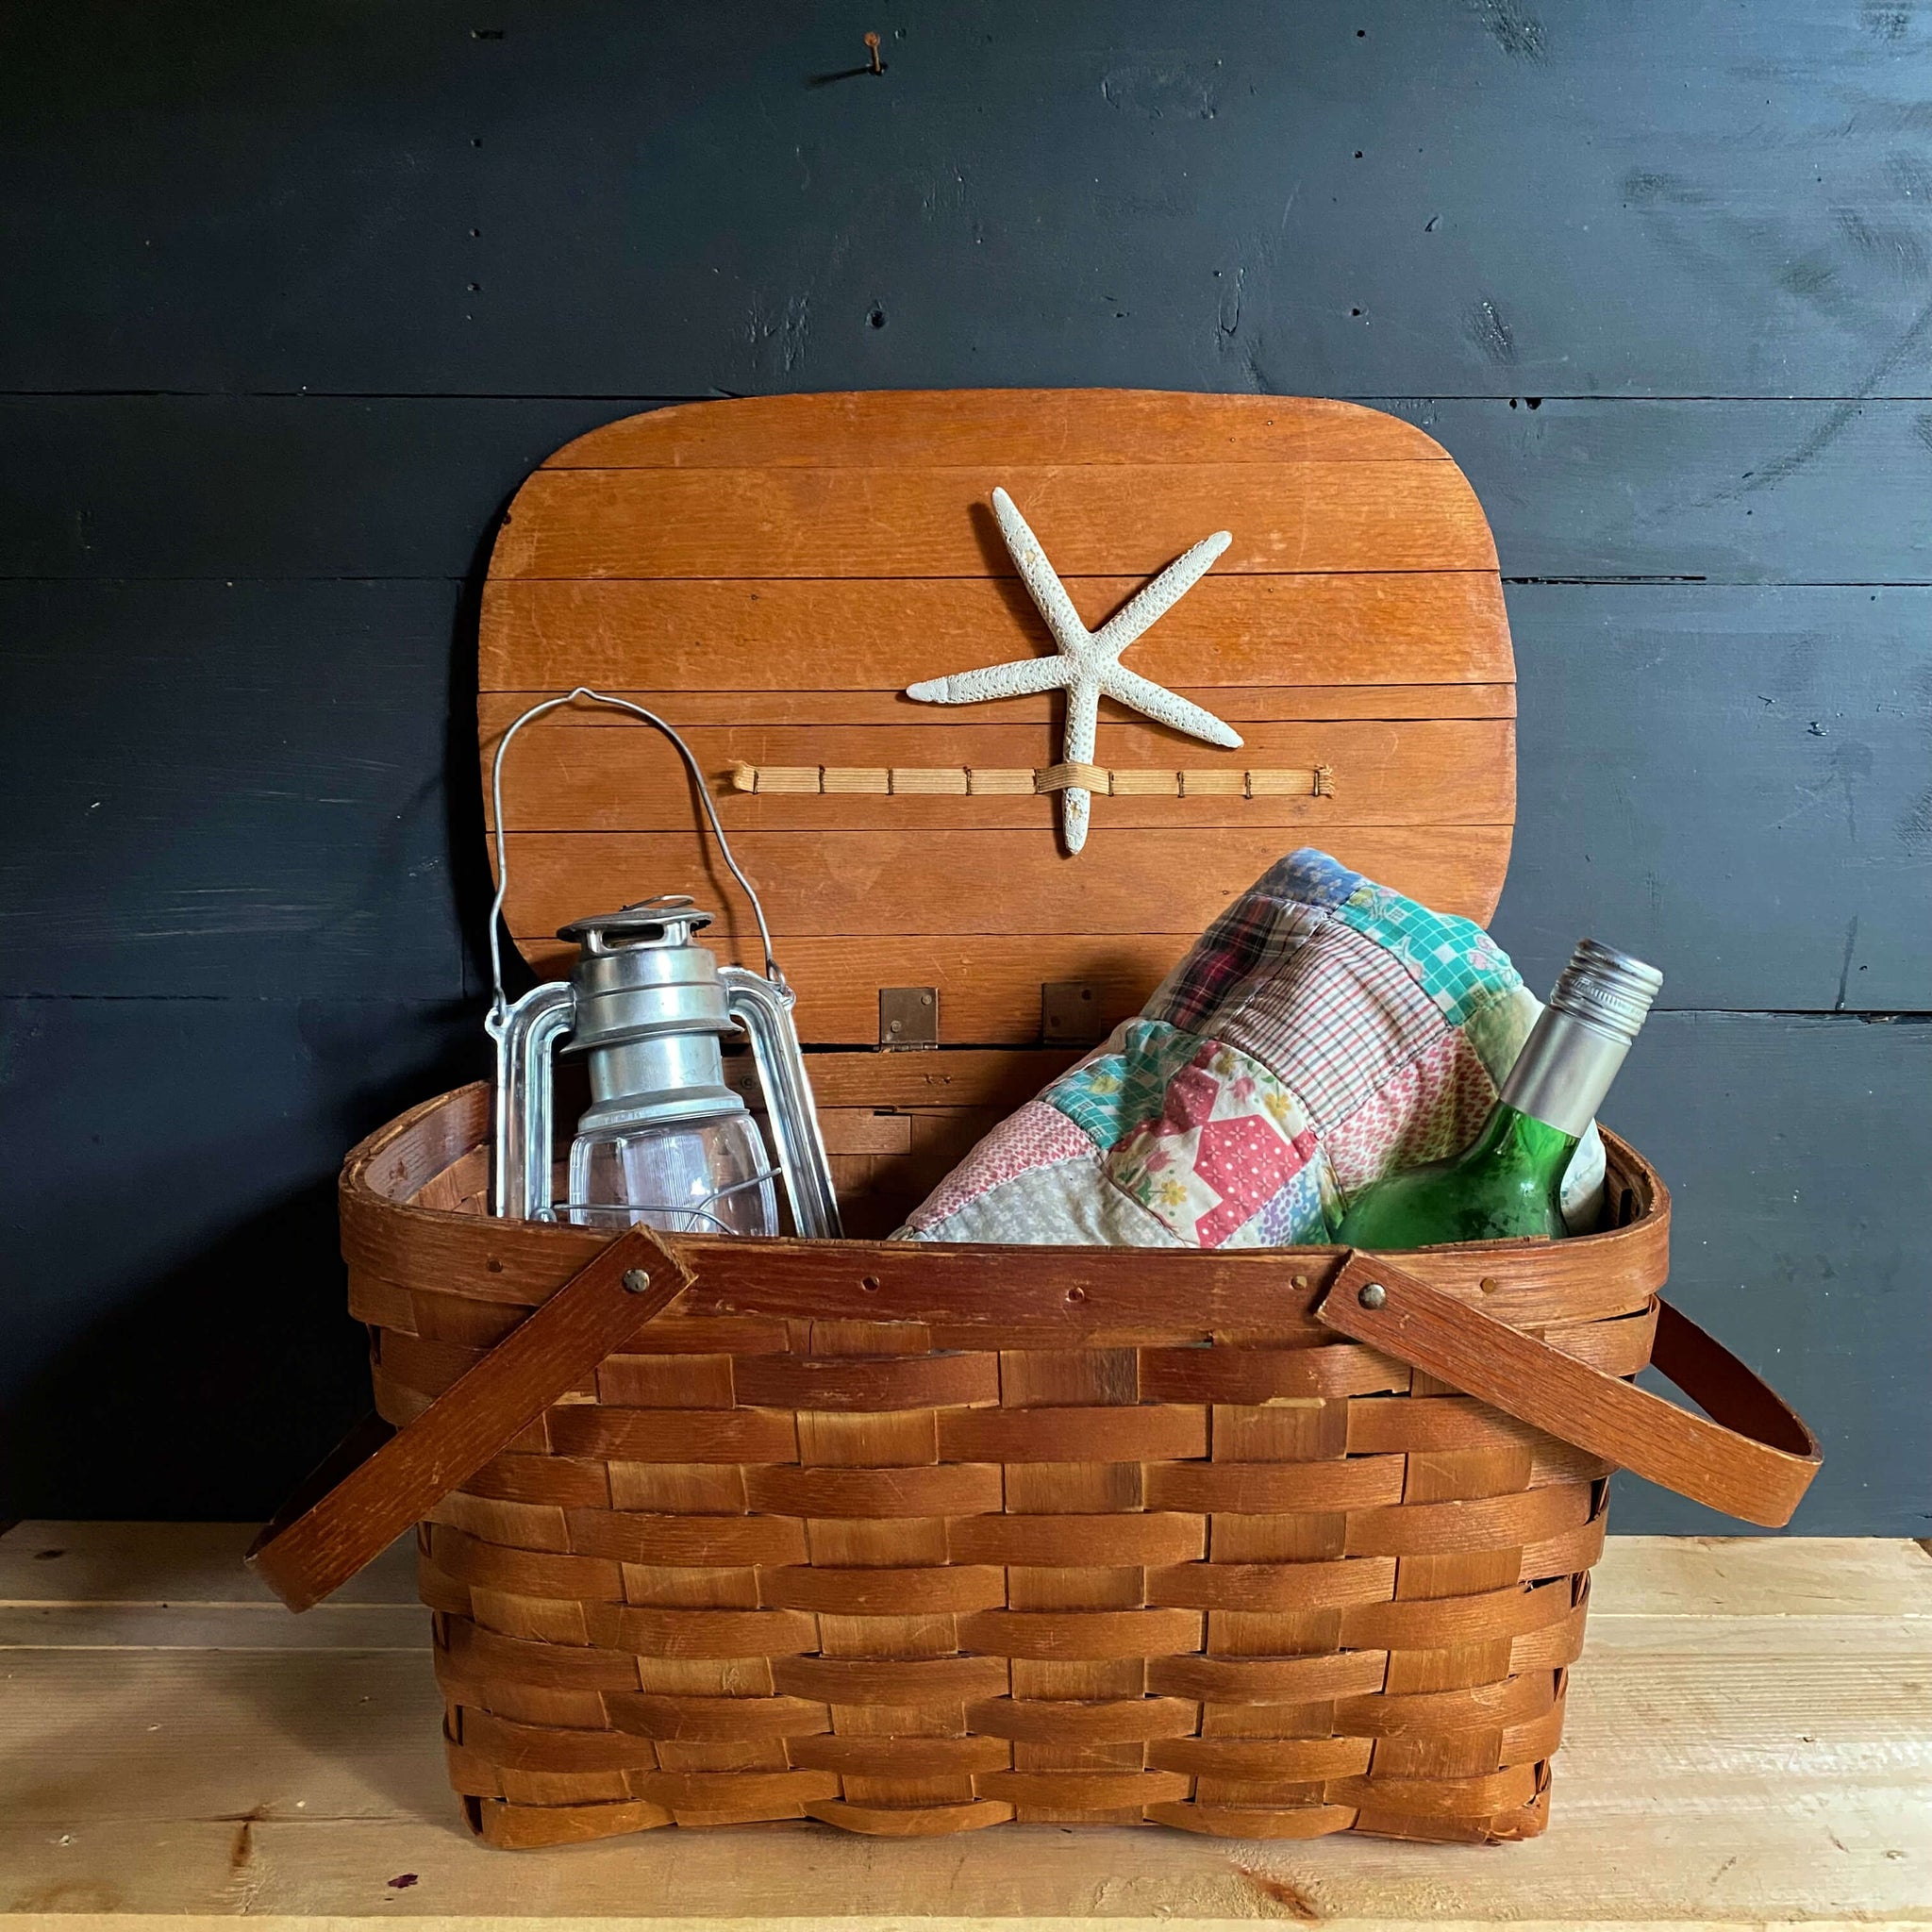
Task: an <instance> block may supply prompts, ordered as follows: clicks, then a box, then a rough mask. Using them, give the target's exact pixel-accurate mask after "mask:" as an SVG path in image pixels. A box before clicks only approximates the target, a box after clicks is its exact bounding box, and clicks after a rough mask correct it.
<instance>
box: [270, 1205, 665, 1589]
mask: <svg viewBox="0 0 1932 1932" xmlns="http://www.w3.org/2000/svg"><path fill="white" fill-rule="evenodd" d="M690 1283H691V1271H690V1270H689V1269H687V1268H686V1267H685V1266H684V1264H683V1263H682V1262H681V1261H679V1260H678V1259H677V1257H675V1255H673V1254H672V1252H671V1251H670V1249H669V1248H667V1247H666V1246H665V1245H664V1244H663V1243H662V1242H661V1241H658V1239H657V1238H656V1236H654V1235H653V1234H652V1233H651V1231H650V1229H649V1228H646V1227H632V1228H627V1229H626V1230H625V1232H624V1233H623V1234H621V1235H619V1236H618V1238H617V1239H616V1240H615V1241H612V1242H611V1243H610V1245H609V1246H608V1247H607V1248H604V1249H601V1250H600V1251H599V1252H598V1253H597V1254H596V1255H595V1256H594V1257H592V1258H591V1261H590V1262H589V1264H588V1265H587V1266H585V1267H583V1268H581V1269H579V1270H578V1272H577V1273H576V1274H574V1275H572V1276H571V1278H570V1279H569V1280H568V1281H567V1282H565V1283H564V1285H563V1286H562V1287H561V1288H560V1289H558V1291H557V1292H556V1293H555V1294H553V1295H552V1296H551V1297H550V1298H549V1300H548V1301H546V1302H544V1303H543V1305H542V1306H541V1307H540V1308H538V1309H537V1310H536V1312H535V1313H534V1314H532V1315H530V1316H528V1317H526V1318H525V1320H524V1321H522V1322H520V1323H518V1324H517V1325H516V1326H515V1327H514V1328H512V1329H511V1330H510V1332H509V1333H508V1335H507V1336H505V1337H504V1339H503V1340H502V1341H499V1342H498V1343H497V1344H496V1346H495V1347H494V1348H492V1349H491V1351H490V1353H489V1354H488V1355H486V1356H485V1357H483V1359H482V1360H481V1361H479V1362H478V1363H477V1364H476V1365H475V1367H474V1368H472V1369H470V1370H468V1371H466V1372H465V1373H464V1374H462V1375H460V1376H458V1379H457V1380H456V1381H454V1382H453V1383H451V1384H450V1386H449V1387H448V1388H447V1389H445V1390H444V1391H443V1392H442V1393H441V1395H439V1396H438V1397H437V1398H436V1400H435V1401H434V1402H432V1403H431V1404H430V1405H429V1407H427V1408H425V1410H424V1411H423V1413H422V1414H421V1415H419V1416H418V1417H416V1419H415V1420H414V1421H413V1422H411V1423H409V1424H406V1425H405V1426H404V1427H403V1428H401V1429H398V1430H396V1431H395V1432H394V1433H393V1434H389V1435H388V1440H387V1441H383V1440H382V1439H383V1437H384V1435H385V1434H387V1433H388V1425H387V1424H383V1423H381V1422H380V1421H379V1420H378V1419H377V1418H375V1417H374V1416H372V1417H371V1418H370V1419H369V1422H368V1423H367V1424H364V1425H363V1426H362V1427H361V1428H358V1430H356V1431H355V1432H354V1433H353V1434H352V1435H350V1436H349V1437H348V1438H347V1439H346V1440H345V1441H343V1442H342V1443H341V1446H340V1447H339V1448H338V1449H337V1450H336V1451H335V1453H334V1454H333V1455H331V1456H330V1457H329V1458H328V1459H327V1460H326V1461H325V1462H324V1463H323V1465H322V1467H321V1468H320V1469H318V1470H317V1471H316V1472H315V1473H314V1474H312V1475H311V1476H310V1477H309V1478H308V1481H307V1482H305V1483H304V1484H303V1485H302V1487H301V1489H299V1490H298V1491H296V1492H295V1494H294V1495H293V1496H291V1498H290V1499H289V1501H288V1502H287V1503H286V1504H284V1505H283V1506H282V1508H281V1510H280V1511H279V1512H278V1513H277V1515H276V1517H275V1521H274V1522H273V1523H271V1524H269V1525H268V1526H267V1527H266V1528H265V1529H264V1530H263V1531H262V1532H261V1534H260V1535H259V1536H258V1537H257V1538H256V1540H255V1541H254V1543H253V1545H252V1546H251V1547H250V1549H249V1551H248V1555H247V1557H246V1558H245V1559H244V1560H245V1561H246V1562H247V1564H248V1567H249V1568H250V1569H251V1570H253V1571H254V1572H255V1574H257V1575H258V1576H259V1577H260V1578H261V1579H262V1581H263V1582H264V1583H266V1584H267V1585H268V1587H269V1588H270V1589H271V1590H272V1591H275V1594H276V1595H277V1596H278V1597H280V1598H281V1600H282V1601H283V1602H284V1603H285V1604H287V1605H288V1607H290V1608H291V1610H306V1609H308V1607H309V1606H310V1605H311V1604H318V1603H320V1602H321V1601H322V1600H323V1598H324V1597H325V1596H327V1595H329V1594H330V1592H331V1591H337V1590H340V1589H341V1586H342V1585H343V1584H345V1583H346V1582H347V1581H348V1580H349V1578H350V1577H352V1576H353V1575H355V1574H356V1573H357V1572H358V1570H360V1569H362V1568H363V1566H364V1565H365V1564H368V1563H371V1562H373V1561H375V1558H376V1557H379V1556H380V1555H381V1554H382V1553H383V1551H384V1550H386V1549H388V1548H389V1546H390V1544H391V1543H392V1542H394V1541H395V1540H396V1538H397V1537H399V1536H401V1535H402V1533H403V1532H404V1531H405V1530H406V1529H408V1527H409V1525H410V1524H412V1523H419V1522H421V1521H422V1519H423V1518H424V1517H425V1516H427V1515H428V1514H429V1512H430V1511H431V1510H432V1509H434V1508H435V1507H436V1506H437V1504H439V1503H440V1502H441V1500H442V1499H443V1497H445V1496H446V1495H448V1494H449V1492H450V1491H452V1490H454V1489H457V1488H459V1487H460V1486H461V1485H462V1484H463V1483H465V1482H467V1481H468V1480H469V1478H470V1477H471V1476H473V1475H475V1473H476V1472H477V1471H478V1470H479V1469H481V1468H482V1467H483V1465H484V1464H485V1463H486V1462H488V1461H489V1460H490V1458H491V1457H492V1456H495V1455H497V1454H499V1453H500V1452H501V1451H502V1450H504V1449H505V1448H507V1447H508V1445H509V1443H510V1442H511V1441H514V1440H515V1439H516V1437H517V1436H519V1435H520V1434H521V1433H522V1432H523V1431H524V1430H525V1429H526V1428H527V1427H528V1426H529V1425H530V1424H532V1423H534V1422H535V1421H536V1420H537V1419H538V1417H539V1416H541V1414H542V1413H543V1411H544V1410H545V1409H546V1408H548V1407H550V1405H551V1404H552V1403H553V1402H555V1401H556V1400H557V1398H558V1396H559V1395H561V1394H563V1392H564V1391H566V1390H568V1389H570V1388H572V1387H573V1386H574V1385H575V1384H576V1383H578V1382H580V1381H582V1380H583V1378H584V1377H585V1376H586V1375H588V1374H591V1371H592V1370H594V1369H595V1368H596V1366H597V1364H598V1363H599V1362H601V1361H602V1360H603V1359H604V1357H606V1356H608V1354H609V1353H610V1352H611V1351H612V1350H613V1349H615V1348H619V1347H621V1346H622V1345H623V1344H624V1342H625V1341H626V1340H628V1339H629V1337H631V1336H633V1335H635V1334H636V1333H637V1331H638V1330H639V1329H640V1328H641V1327H642V1326H643V1324H645V1323H646V1322H648V1321H649V1320H650V1319H651V1318H652V1317H653V1316H654V1315H656V1314H658V1313H659V1312H660V1311H661V1310H662V1309H664V1308H666V1307H669V1306H670V1304H671V1303H673V1302H675V1300H676V1299H677V1297H678V1296H679V1295H680V1294H682V1293H683V1292H684V1291H685V1289H686V1288H687V1287H688V1286H689V1285H690ZM377 1443H380V1446H379V1447H376V1446H375V1445H376V1444H377ZM372 1448H374V1450H375V1453H374V1454H373V1455H372V1454H371V1453H370V1451H371V1449H372Z"/></svg>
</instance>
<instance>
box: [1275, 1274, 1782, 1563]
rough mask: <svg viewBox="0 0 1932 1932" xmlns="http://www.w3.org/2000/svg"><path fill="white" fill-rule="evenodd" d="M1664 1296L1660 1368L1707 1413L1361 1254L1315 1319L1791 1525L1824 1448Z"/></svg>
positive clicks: (1625, 1462)
mask: <svg viewBox="0 0 1932 1932" xmlns="http://www.w3.org/2000/svg"><path fill="white" fill-rule="evenodd" d="M1654 1299H1655V1301H1656V1307H1657V1339H1656V1341H1655V1342H1654V1343H1653V1345H1652V1351H1651V1366H1652V1367H1653V1368H1655V1369H1657V1371H1658V1373H1659V1374H1663V1375H1666V1376H1668V1377H1669V1379H1670V1380H1671V1381H1672V1382H1674V1383H1675V1384H1676V1386H1677V1387H1678V1388H1679V1389H1681V1390H1682V1391H1684V1393H1685V1394H1686V1395H1688V1396H1689V1397H1690V1398H1691V1401H1692V1402H1694V1403H1696V1404H1697V1406H1698V1407H1700V1408H1702V1409H1703V1410H1704V1411H1705V1415H1702V1416H1699V1415H1692V1414H1691V1413H1690V1412H1689V1410H1687V1409H1682V1408H1679V1407H1676V1405H1675V1404H1674V1403H1670V1402H1666V1401H1665V1400H1664V1399H1663V1397H1662V1396H1660V1395H1653V1394H1651V1393H1650V1391H1648V1390H1645V1389H1640V1388H1638V1387H1637V1386H1636V1385H1635V1384H1634V1383H1631V1382H1625V1381H1623V1380H1621V1379H1620V1378H1619V1377H1617V1376H1615V1375H1608V1374H1604V1373H1603V1371H1602V1370H1600V1369H1593V1368H1591V1366H1590V1365H1589V1364H1588V1363H1587V1362H1581V1361H1578V1360H1577V1359H1576V1357H1574V1356H1569V1355H1565V1354H1564V1353H1563V1352H1562V1351H1561V1350H1560V1349H1557V1348H1552V1347H1551V1346H1550V1344H1549V1343H1548V1342H1546V1341H1541V1340H1540V1339H1539V1338H1538V1337H1536V1336H1534V1335H1525V1334H1524V1332H1523V1331H1522V1330H1521V1329H1519V1328H1512V1327H1510V1326H1509V1325H1508V1324H1507V1323H1505V1322H1498V1321H1497V1320H1495V1318H1494V1317H1493V1316H1491V1315H1486V1314H1484V1313H1483V1311H1482V1310H1481V1309H1480V1308H1478V1307H1474V1306H1473V1305H1472V1304H1471V1303H1469V1302H1465V1301H1461V1300H1458V1299H1457V1297H1456V1296H1455V1295H1452V1294H1445V1293H1443V1292H1442V1291H1441V1289H1436V1288H1431V1287H1430V1286H1429V1285H1428V1284H1427V1283H1426V1282H1424V1281H1418V1280H1417V1279H1416V1277H1415V1276H1414V1275H1413V1274H1407V1272H1406V1271H1404V1270H1403V1269H1401V1268H1399V1267H1397V1266H1395V1265H1394V1264H1393V1263H1392V1262H1391V1261H1390V1260H1389V1258H1388V1257H1386V1256H1382V1255H1368V1254H1364V1253H1362V1252H1361V1251H1360V1250H1358V1249H1357V1250H1353V1251H1351V1252H1350V1254H1349V1257H1348V1259H1347V1260H1346V1262H1345V1263H1344V1264H1343V1266H1342V1268H1341V1273H1340V1274H1338V1275H1337V1276H1336V1277H1335V1280H1334V1282H1333V1283H1332V1284H1331V1285H1330V1287H1329V1289H1328V1291H1327V1293H1326V1294H1324V1296H1323V1297H1322V1299H1321V1301H1319V1302H1318V1303H1317V1304H1316V1305H1315V1307H1314V1309H1313V1311H1312V1312H1313V1315H1314V1318H1315V1320H1316V1321H1317V1322H1319V1323H1320V1324H1322V1325H1323V1326H1324V1328H1332V1329H1334V1330H1335V1331H1336V1332H1337V1333H1339V1334H1342V1335H1346V1336H1348V1337H1349V1338H1350V1339H1351V1340H1352V1341H1360V1342H1365V1343H1366V1344H1367V1345H1368V1346H1369V1347H1371V1348H1374V1349H1377V1350H1379V1351H1380V1352H1381V1353H1382V1354H1383V1355H1387V1356H1393V1357H1395V1359H1396V1360H1397V1361H1401V1362H1407V1364H1408V1366H1409V1367H1410V1368H1413V1369H1421V1370H1422V1371H1423V1372H1424V1374H1430V1375H1435V1376H1437V1377H1439V1378H1440V1379H1441V1380H1442V1381H1444V1382H1448V1383H1452V1384H1453V1385H1454V1386H1455V1387H1456V1388H1457V1389H1460V1390H1462V1391H1464V1392H1465V1393H1467V1394H1470V1395H1474V1396H1476V1397H1477V1398H1478V1399H1479V1400H1481V1401H1483V1402H1487V1403H1489V1404H1490V1405H1491V1407H1494V1408H1500V1409H1502V1410H1503V1411H1504V1413H1505V1414H1507V1415H1511V1416H1514V1417H1515V1418H1516V1419H1517V1421H1519V1422H1524V1423H1527V1424H1530V1426H1531V1427H1533V1428H1538V1429H1541V1430H1542V1431H1543V1432H1544V1433H1545V1434H1546V1435H1550V1436H1554V1437H1556V1438H1557V1441H1562V1442H1569V1443H1573V1444H1574V1446H1575V1447H1577V1448H1578V1449H1582V1450H1586V1451H1587V1452H1588V1453H1589V1454H1591V1455H1592V1456H1600V1457H1604V1458H1605V1459H1606V1460H1607V1461H1611V1462H1615V1463H1618V1464H1620V1465H1622V1467H1624V1468H1625V1469H1629V1470H1634V1471H1635V1472H1636V1473H1637V1474H1639V1475H1641V1476H1643V1477H1646V1478H1647V1479H1648V1480H1649V1481H1651V1482H1654V1483H1661V1484H1662V1485H1663V1486H1664V1488H1665V1489H1667V1490H1674V1491H1676V1493H1677V1494H1678V1495H1680V1496H1689V1497H1691V1499H1692V1500H1693V1501H1694V1502H1699V1503H1705V1504H1708V1505H1709V1506H1710V1507H1711V1508H1713V1509H1723V1510H1724V1511H1726V1512H1727V1513H1728V1514H1730V1515H1732V1516H1741V1517H1743V1518H1744V1519H1745V1520H1746V1521H1747V1522H1750V1523H1757V1524H1763V1525H1764V1526H1765V1527H1766V1528H1772V1529H1778V1528H1782V1527H1783V1526H1784V1525H1785V1524H1787V1523H1789V1522H1790V1520H1791V1512H1792V1511H1793V1510H1794V1509H1795V1508H1796V1507H1798V1501H1799V1499H1800V1498H1801V1497H1802V1496H1803V1495H1804V1493H1805V1491H1806V1490H1807V1488H1808V1487H1809V1485H1810V1481H1811V1478H1812V1477H1813V1476H1814V1475H1816V1474H1817V1473H1818V1464H1819V1459H1820V1458H1819V1450H1818V1441H1817V1438H1816V1437H1814V1436H1813V1435H1812V1433H1811V1431H1810V1430H1809V1429H1808V1428H1807V1427H1806V1425H1805V1424H1804V1423H1803V1421H1801V1420H1800V1418H1799V1417H1798V1415H1797V1413H1796V1412H1795V1411H1794V1410H1793V1409H1792V1408H1791V1407H1790V1405H1789V1404H1787V1403H1786V1402H1785V1401H1784V1400H1783V1399H1782V1398H1781V1397H1780V1396H1778V1395H1777V1394H1776V1393H1775V1392H1774V1391H1773V1390H1772V1389H1771V1388H1770V1387H1769V1386H1768V1385H1767V1384H1766V1383H1765V1382H1763V1381H1762V1380H1760V1379H1759V1377H1758V1376H1757V1375H1756V1374H1753V1373H1752V1372H1751V1370H1749V1369H1748V1368H1746V1367H1745V1366H1744V1364H1743V1363H1742V1362H1740V1360H1739V1359H1738V1357H1736V1356H1734V1355H1733V1354H1731V1352H1730V1351H1729V1350H1728V1349H1727V1348H1725V1347H1724V1344H1723V1343H1722V1342H1720V1341H1715V1340H1713V1339H1712V1338H1711V1337H1710V1336H1708V1335H1707V1334H1706V1333H1705V1332H1704V1330H1703V1329H1702V1328H1700V1327H1698V1325H1697V1324H1695V1323H1694V1322H1692V1321H1691V1319H1690V1317H1689V1316H1687V1315H1683V1314H1680V1313H1679V1312H1678V1311H1677V1310H1676V1309H1675V1308H1674V1307H1672V1306H1671V1305H1670V1303H1669V1302H1667V1301H1664V1300H1663V1299H1662V1298H1661V1297H1656V1298H1654ZM1706 1416H1707V1417H1708V1418H1709V1420H1708V1421H1707V1420H1706Z"/></svg>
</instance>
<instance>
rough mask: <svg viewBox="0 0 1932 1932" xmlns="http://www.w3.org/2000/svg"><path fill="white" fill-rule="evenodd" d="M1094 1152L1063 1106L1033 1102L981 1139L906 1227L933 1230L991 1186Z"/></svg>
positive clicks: (927, 1198)
mask: <svg viewBox="0 0 1932 1932" xmlns="http://www.w3.org/2000/svg"><path fill="white" fill-rule="evenodd" d="M1092 1154H1093V1142H1092V1141H1091V1140H1089V1139H1088V1137H1087V1136H1086V1134H1084V1133H1083V1132H1082V1131H1081V1130H1080V1129H1079V1128H1078V1127H1076V1126H1075V1125H1074V1123H1073V1122H1072V1121H1070V1120H1069V1119H1068V1118H1067V1117H1066V1115H1065V1114H1063V1113H1062V1112H1061V1111H1060V1110H1059V1108H1057V1107H1050V1106H1048V1104H1047V1103H1046V1102H1045V1101H1043V1100H1029V1101H1028V1102H1027V1103H1026V1105H1025V1106H1024V1107H1023V1108H1020V1110H1019V1111H1018V1112H1017V1113H1013V1114H1009V1115H1008V1117H1007V1118H1006V1119H1005V1120H1003V1121H1002V1122H1001V1123H1000V1124H999V1125H998V1126H996V1127H995V1128H994V1129H993V1130H992V1132H991V1133H990V1134H988V1135H987V1136H986V1138H985V1139H984V1140H982V1141H979V1143H978V1144H977V1145H976V1146H975V1147H974V1149H973V1151H972V1153H970V1154H969V1155H967V1157H966V1158H965V1159H964V1160H962V1161H961V1162H960V1163H959V1165H958V1167H956V1168H955V1169H954V1170H953V1171H952V1173H951V1174H948V1175H947V1176H946V1177H945V1179H944V1180H942V1181H941V1183H940V1185H939V1186H938V1188H937V1189H935V1190H934V1191H933V1192H932V1193H931V1194H929V1195H927V1197H926V1198H925V1200H924V1202H923V1203H921V1205H920V1207H919V1209H918V1211H917V1212H916V1213H915V1214H914V1215H913V1216H912V1218H911V1219H910V1220H909V1221H908V1223H907V1225H908V1227H910V1228H912V1229H913V1230H914V1231H915V1232H917V1231H918V1230H919V1229H920V1228H923V1227H930V1226H931V1225H932V1224H934V1223H935V1222H938V1221H943V1220H944V1219H945V1218H946V1217H947V1215H949V1214H957V1213H958V1211H959V1209H960V1208H963V1207H965V1205H966V1204H967V1202H969V1201H973V1200H976V1199H977V1198H978V1197H979V1196H980V1195H981V1194H983V1193H985V1192H986V1191H987V1190H988V1189H989V1188H994V1187H997V1186H998V1185H999V1184H1000V1182H1002V1181H1008V1180H1011V1179H1012V1178H1013V1176H1014V1175H1015V1174H1024V1173H1026V1172H1027V1170H1028V1169H1029V1168H1036V1167H1045V1166H1047V1165H1049V1164H1050V1163H1051V1162H1053V1161H1056V1160H1071V1159H1073V1158H1075V1157H1076V1156H1079V1155H1086V1156H1088V1157H1089V1158H1091V1156H1092Z"/></svg>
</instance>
